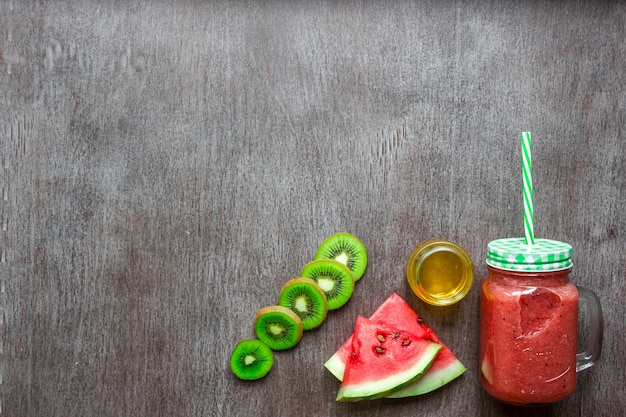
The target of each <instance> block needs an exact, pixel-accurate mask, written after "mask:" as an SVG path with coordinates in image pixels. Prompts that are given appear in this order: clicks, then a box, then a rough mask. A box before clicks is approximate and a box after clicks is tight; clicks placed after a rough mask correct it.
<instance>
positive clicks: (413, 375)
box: [337, 342, 442, 402]
mask: <svg viewBox="0 0 626 417" xmlns="http://www.w3.org/2000/svg"><path fill="white" fill-rule="evenodd" d="M428 343H429V346H428V347H427V348H426V349H425V350H424V351H423V353H422V355H421V357H420V360H419V361H417V362H416V363H415V364H414V365H413V366H412V367H410V368H409V369H407V370H406V371H404V372H401V373H398V374H396V375H392V376H389V377H386V378H382V379H379V380H376V381H368V382H364V383H361V384H352V385H346V384H342V386H341V387H340V388H339V391H338V393H337V401H340V402H349V401H361V400H373V399H376V398H382V397H385V396H386V395H387V394H388V393H390V392H391V391H393V390H394V389H398V388H400V387H403V386H405V385H406V384H409V383H411V382H412V381H414V380H416V379H417V378H419V377H420V376H422V375H423V374H424V372H426V371H427V370H428V368H429V367H430V365H431V364H432V363H433V361H434V360H435V358H436V357H437V355H438V354H439V351H440V350H441V348H442V346H441V345H440V344H438V343H434V342H428Z"/></svg>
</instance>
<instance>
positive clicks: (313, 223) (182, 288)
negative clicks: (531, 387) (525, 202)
mask: <svg viewBox="0 0 626 417" xmlns="http://www.w3.org/2000/svg"><path fill="white" fill-rule="evenodd" d="M625 26H626V6H625V5H624V3H623V2H611V1H597V2H596V1H577V2H544V1H536V2H529V1H519V2H508V1H505V2H498V1H476V2H460V1H455V2H453V1H441V2H428V1H398V2H373V1H337V2H333V1H302V2H295V1H293V2H292V1H268V2H248V1H239V2H203V1H164V0H163V1H159V0H154V1H142V2H137V1H129V2H125V1H117V2H112V1H111V2H97V1H82V0H81V1H78V0H73V1H72V0H68V1H45V2H43V1H19V0H6V1H2V2H0V139H1V147H0V157H1V163H2V167H1V169H2V170H1V171H0V172H1V175H0V185H1V187H0V189H1V192H2V194H1V197H2V198H1V199H0V215H1V225H2V226H1V232H0V307H1V312H0V337H1V340H0V359H1V360H0V415H6V416H229V417H231V416H273V417H276V416H288V417H292V416H293V417H296V416H347V415H362V416H374V415H376V416H380V415H418V414H419V415H422V416H439V415H452V416H457V415H476V416H478V415H480V416H505V415H508V416H517V415H519V416H521V415H531V414H532V415H538V416H574V415H584V416H592V415H593V416H620V415H624V414H626V371H625V369H626V363H625V360H626V344H625V343H624V334H625V333H626V325H625V318H626V313H625V310H624V299H625V297H626V280H625V278H626V266H625V265H626V262H625V261H626V259H625V258H626V249H625V237H626V220H625V219H626V216H624V208H625V207H626V183H625V177H626V154H625V148H624V146H625V145H624V143H625V142H624V138H623V135H624V128H625V126H626V101H625V97H626V95H625V94H626V91H625V88H624V85H625V83H626V66H625V65H626V64H625V63H626V40H625V39H626V33H625ZM523 130H529V131H531V132H532V135H533V166H534V182H535V203H536V207H535V212H536V222H535V230H536V235H537V236H539V237H545V238H552V239H558V240H563V241H567V242H569V243H571V244H572V245H573V247H574V250H575V252H574V262H575V267H574V272H573V273H572V279H573V280H574V282H575V283H576V284H578V285H583V286H586V287H589V288H592V289H593V290H594V291H595V292H596V293H597V294H598V296H599V297H600V299H601V300H602V304H603V309H604V318H605V327H604V330H605V332H604V350H603V356H602V358H601V361H600V363H599V364H598V365H597V366H596V367H594V368H592V369H590V370H587V371H585V372H583V373H581V374H579V379H578V383H579V384H578V387H577V390H576V392H575V393H574V394H573V395H572V396H570V397H569V398H567V399H566V400H564V401H562V402H561V403H558V404H555V405H554V406H551V407H546V408H541V409H532V410H527V409H518V408H515V407H510V406H505V405H502V404H500V403H498V402H496V401H495V400H493V399H491V398H490V397H489V396H488V395H487V394H486V393H485V392H484V391H483V390H482V388H481V387H480V384H479V380H478V358H477V357H478V352H477V349H478V347H477V343H478V297H479V282H480V280H482V278H483V277H484V275H485V274H486V267H485V264H484V258H485V255H486V245H487V243H488V242H489V241H490V240H492V239H496V238H500V237H513V236H521V235H522V233H523V224H522V204H521V177H520V170H521V168H520V161H521V156H520V155H521V154H520V149H519V140H518V135H519V132H521V131H523ZM341 230H346V231H350V232H352V233H354V234H355V235H357V236H359V237H360V238H361V239H362V240H363V242H364V243H365V245H366V246H367V248H368V251H369V256H370V263H369V267H368V270H367V272H366V275H365V276H364V277H363V279H362V280H361V281H359V283H358V285H357V288H356V291H355V293H354V295H353V298H352V299H351V300H350V302H349V303H348V304H347V305H346V306H345V307H344V308H342V309H341V310H338V311H335V312H332V313H331V314H329V316H328V318H327V320H326V322H325V323H324V325H323V326H322V327H321V328H320V329H318V330H315V331H311V332H309V333H306V334H305V336H304V338H303V340H302V341H301V343H300V344H299V345H298V346H297V347H296V348H294V349H292V350H289V351H285V352H280V353H277V354H276V363H275V366H274V368H273V369H272V371H271V372H270V374H269V375H268V376H267V377H266V378H264V379H263V380H261V381H256V382H252V383H245V382H242V381H239V380H237V379H236V378H235V377H234V376H233V375H232V373H231V372H230V371H229V367H228V357H229V355H230V351H231V349H232V348H233V346H234V345H235V343H236V342H238V341H239V340H241V339H244V338H249V337H252V336H253V328H252V323H253V319H254V315H255V312H256V311H257V310H258V309H259V308H260V307H263V306H265V305H268V304H273V303H275V300H276V297H277V294H278V291H279V289H280V287H281V286H282V284H283V282H285V281H286V280H287V279H289V278H292V277H294V276H296V275H297V274H298V273H299V271H300V268H301V267H302V266H303V265H304V264H305V263H306V262H307V261H309V260H310V259H311V258H312V257H313V255H314V252H315V250H316V248H317V245H318V244H319V243H320V242H321V241H322V240H323V239H324V238H325V237H326V236H328V235H330V234H332V233H334V232H337V231H341ZM435 237H438V238H443V239H448V240H452V241H454V242H456V243H458V244H460V245H461V246H463V247H464V248H465V249H466V250H467V251H468V252H469V254H470V255H471V257H472V259H473V261H474V263H475V273H476V283H475V285H474V287H473V289H472V291H471V293H470V295H469V296H468V297H467V298H466V299H465V300H463V301H462V302H461V303H460V304H458V305H457V306H455V307H452V308H445V309H444V308H435V307H430V306H428V305H425V304H424V303H422V302H420V301H419V300H418V299H417V298H416V297H415V296H413V294H412V293H411V291H410V289H409V287H408V285H407V284H406V281H405V278H404V264H405V262H406V260H407V257H408V255H409V253H410V252H411V251H412V249H413V248H414V247H415V246H417V245H418V244H419V243H420V242H422V241H424V240H427V239H430V238H435ZM393 291H396V292H398V293H399V294H400V295H402V296H403V297H405V298H406V299H407V300H408V301H409V302H410V303H411V305H412V306H413V307H414V308H415V309H416V310H417V311H418V312H419V314H420V315H421V316H422V317H423V318H424V319H425V320H426V322H427V323H429V324H430V325H431V326H432V327H433V328H434V330H435V331H436V332H438V334H439V336H440V337H441V339H442V340H443V341H444V342H445V343H447V344H448V345H449V346H450V347H451V349H452V350H453V351H454V352H455V353H456V354H457V355H458V357H459V358H460V359H461V360H462V361H463V362H464V363H465V364H466V366H467V368H468V371H467V373H466V374H465V375H463V376H462V377H461V378H460V379H459V380H457V381H455V382H454V383H452V384H450V385H449V386H446V387H444V388H442V389H440V390H438V391H436V392H434V393H432V394H430V395H426V396H424V397H420V398H413V399H407V400H396V401H391V400H380V401H373V402H363V403H355V404H343V403H336V402H335V395H336V392H337V389H338V382H337V381H336V380H335V379H334V378H333V377H332V375H331V374H330V373H328V372H327V371H326V370H325V369H324V367H323V363H324V361H325V360H326V359H327V358H328V357H329V356H330V355H331V354H332V353H333V352H334V351H335V349H336V348H338V347H339V345H340V344H341V343H342V342H343V340H344V339H345V338H346V337H347V336H348V335H349V334H350V333H351V330H352V326H353V325H354V321H355V318H356V316H357V315H358V314H361V315H369V314H371V313H372V312H373V311H374V310H375V308H376V307H377V306H378V305H379V304H380V303H381V302H382V301H383V300H384V299H385V298H387V296H388V295H389V294H391V292H393Z"/></svg>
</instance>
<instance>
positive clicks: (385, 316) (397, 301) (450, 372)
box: [324, 293, 466, 398]
mask: <svg viewBox="0 0 626 417" xmlns="http://www.w3.org/2000/svg"><path fill="white" fill-rule="evenodd" d="M370 320H374V321H384V322H385V323H387V324H389V325H391V326H394V327H397V328H400V329H405V330H408V331H410V332H412V333H414V334H415V335H417V336H428V337H430V338H432V340H433V341H435V342H437V343H439V344H441V345H442V346H443V348H442V350H441V352H440V353H439V355H438V356H437V358H436V359H435V361H434V362H433V364H432V365H431V367H430V368H429V369H428V371H427V372H426V374H424V376H422V377H421V378H420V379H418V380H416V381H415V382H413V383H412V384H410V385H408V386H406V387H404V388H402V389H401V390H396V392H393V393H390V394H389V395H388V397H389V398H402V397H408V396H414V395H421V394H426V393H428V392H431V391H433V390H435V389H437V388H439V387H442V386H443V385H445V384H447V383H448V382H450V381H452V380H454V379H456V378H457V377H459V376H460V375H462V374H463V373H464V372H465V370H466V368H465V366H464V365H463V364H462V363H461V361H459V360H458V359H457V357H456V356H455V355H454V353H452V351H451V350H450V349H449V348H448V347H447V346H446V345H444V344H443V343H441V341H440V340H439V338H438V337H437V335H436V334H435V333H434V332H433V331H432V330H431V329H430V328H429V327H428V326H427V325H425V324H424V323H423V322H422V321H421V320H420V319H419V317H418V315H417V313H416V312H415V311H414V310H413V309H412V308H411V306H409V305H408V304H407V302H406V301H404V299H403V298H402V297H400V296H399V295H398V294H396V293H393V294H391V295H390V296H389V297H388V298H387V300H385V302H383V303H382V304H381V305H380V307H378V309H377V310H376V311H375V312H374V314H372V316H371V317H370ZM351 351H352V336H350V337H349V338H348V339H347V340H346V341H345V342H344V343H343V345H341V347H340V348H339V350H337V352H335V353H334V354H333V355H332V356H331V357H330V358H329V359H328V360H327V361H326V363H325V364H324V366H325V367H326V369H328V370H329V371H330V372H331V373H332V374H333V375H334V376H335V377H336V378H337V379H339V380H340V381H341V380H343V375H344V370H345V367H346V363H347V361H348V358H349V357H350V353H351Z"/></svg>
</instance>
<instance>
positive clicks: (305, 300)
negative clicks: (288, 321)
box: [278, 277, 328, 330]
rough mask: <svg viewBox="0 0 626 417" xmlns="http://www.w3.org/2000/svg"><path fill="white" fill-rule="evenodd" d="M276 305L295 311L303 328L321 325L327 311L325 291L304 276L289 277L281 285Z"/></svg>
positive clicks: (307, 328) (308, 328)
mask: <svg viewBox="0 0 626 417" xmlns="http://www.w3.org/2000/svg"><path fill="white" fill-rule="evenodd" d="M278 305H281V306H283V307H287V308H288V309H290V310H291V311H293V312H294V313H296V314H297V315H298V316H299V317H300V319H301V320H302V327H303V329H304V330H310V329H314V328H316V327H318V326H319V325H321V324H322V323H323V322H324V320H325V319H326V314H327V313H328V300H327V299H326V293H325V292H324V290H322V288H321V287H320V286H319V285H317V283H316V282H315V281H314V280H313V279H311V278H305V277H298V278H293V279H290V280H289V281H287V282H286V283H285V284H284V285H283V288H282V289H281V290H280V295H279V296H278Z"/></svg>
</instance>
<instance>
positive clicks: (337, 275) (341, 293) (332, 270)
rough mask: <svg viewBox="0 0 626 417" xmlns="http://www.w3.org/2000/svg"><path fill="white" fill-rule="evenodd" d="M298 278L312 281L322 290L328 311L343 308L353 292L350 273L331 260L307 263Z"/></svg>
mask: <svg viewBox="0 0 626 417" xmlns="http://www.w3.org/2000/svg"><path fill="white" fill-rule="evenodd" d="M300 276H302V277H305V278H311V279H313V280H314V281H315V282H317V285H319V286H320V287H321V288H322V290H324V292H325V293H326V298H327V299H328V309H329V310H336V309H338V308H339V307H341V306H343V305H344V304H345V303H347V302H348V300H349V299H350V297H352V292H354V276H353V275H352V271H350V269H348V267H347V266H345V265H344V264H342V263H341V262H339V261H335V260H333V259H317V260H314V261H311V262H309V263H308V264H306V265H304V268H302V272H300Z"/></svg>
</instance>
